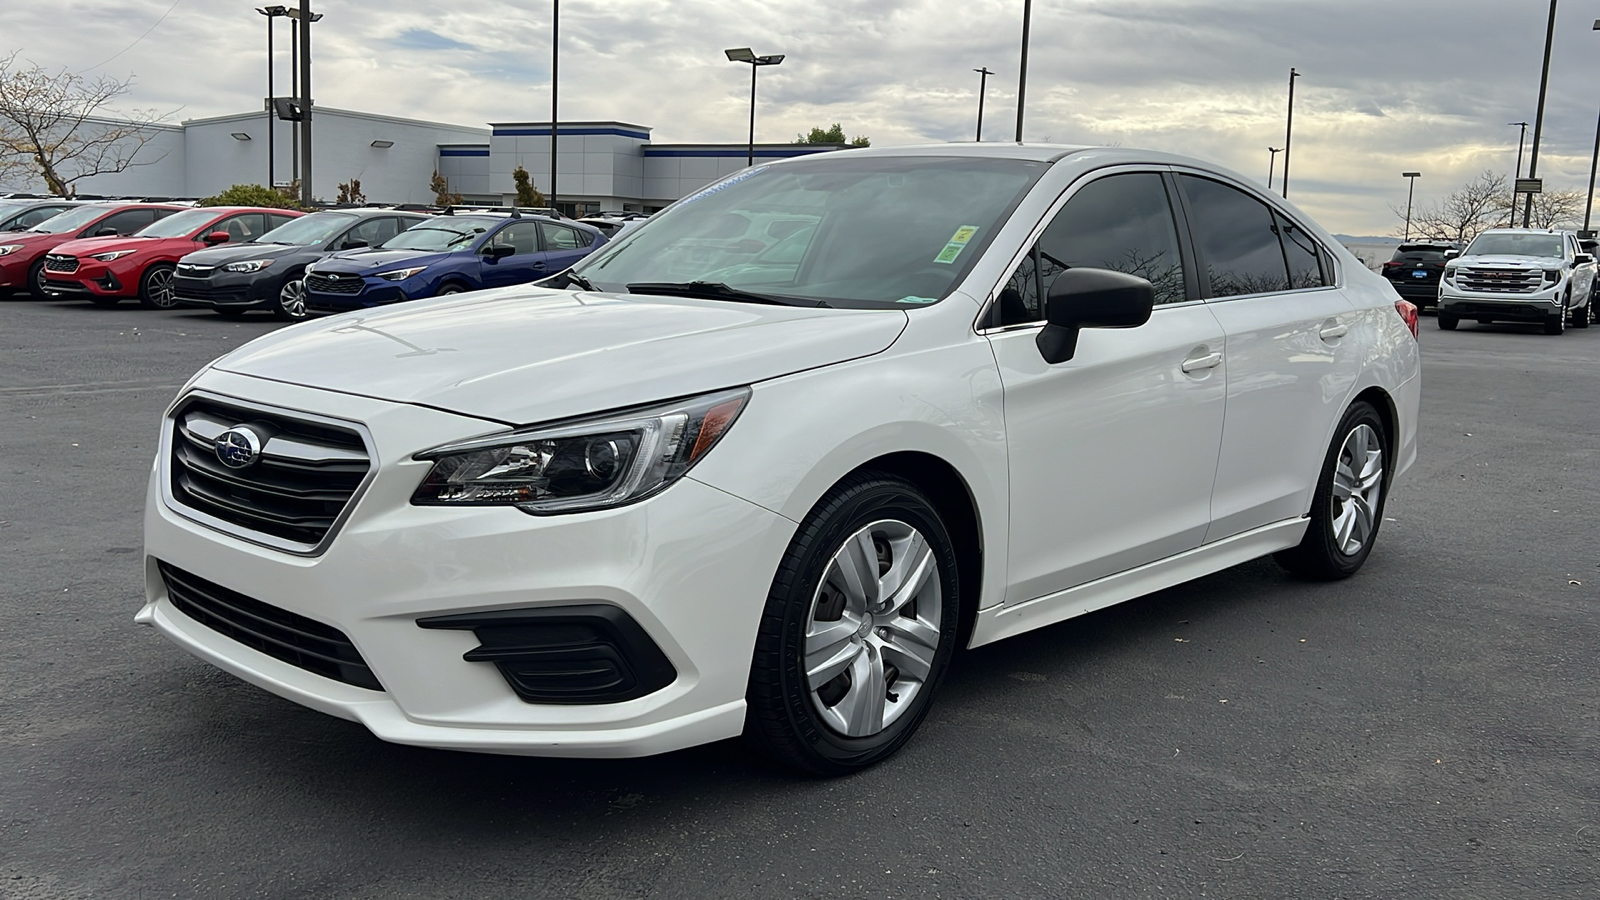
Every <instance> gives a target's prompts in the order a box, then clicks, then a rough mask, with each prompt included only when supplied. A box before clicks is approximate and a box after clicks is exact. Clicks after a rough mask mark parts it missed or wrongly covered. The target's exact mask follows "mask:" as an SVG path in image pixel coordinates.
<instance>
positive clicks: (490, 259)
mask: <svg viewBox="0 0 1600 900" xmlns="http://www.w3.org/2000/svg"><path fill="white" fill-rule="evenodd" d="M491 247H505V248H509V249H510V250H511V254H510V255H509V256H500V257H495V256H491V255H489V254H487V253H485V252H484V251H487V250H488V249H489V248H491ZM478 259H479V271H480V273H481V274H480V276H479V277H480V278H481V279H482V281H483V286H484V287H486V288H492V287H509V286H511V285H513V284H527V283H528V282H530V281H535V280H537V279H540V278H543V277H544V276H545V275H547V274H549V273H548V272H546V271H545V262H544V253H543V252H542V251H541V250H540V249H539V223H538V222H535V221H534V220H532V219H528V220H525V221H517V222H512V223H511V224H510V225H507V226H506V227H504V228H502V229H500V230H499V231H497V232H495V233H494V236H492V237H490V238H489V240H488V241H486V242H485V243H484V245H483V247H482V248H480V251H479V257H478Z"/></svg>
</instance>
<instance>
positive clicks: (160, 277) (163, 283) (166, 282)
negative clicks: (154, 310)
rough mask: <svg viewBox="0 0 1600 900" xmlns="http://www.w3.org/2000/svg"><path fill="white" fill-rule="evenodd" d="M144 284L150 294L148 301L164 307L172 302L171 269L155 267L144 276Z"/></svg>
mask: <svg viewBox="0 0 1600 900" xmlns="http://www.w3.org/2000/svg"><path fill="white" fill-rule="evenodd" d="M145 285H146V289H147V292H148V294H149V296H150V302H151V303H152V304H153V305H155V306H158V307H160V308H161V309H166V308H168V307H170V306H172V303H173V287H172V270H171V269H167V268H160V269H156V270H155V271H154V272H151V273H150V274H149V275H147V276H145Z"/></svg>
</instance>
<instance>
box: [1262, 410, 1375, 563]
mask: <svg viewBox="0 0 1600 900" xmlns="http://www.w3.org/2000/svg"><path fill="white" fill-rule="evenodd" d="M1388 459H1389V436H1388V433H1387V432H1386V430H1385V429H1384V425H1383V419H1382V417H1380V416H1379V415H1378V411H1377V410H1376V409H1374V408H1373V407H1372V405H1371V404H1369V403H1366V402H1357V403H1354V404H1352V405H1351V406H1350V408H1349V409H1348V410H1346V411H1345V414H1344V417H1343V418H1341V419H1340V420H1339V427H1338V428H1337V429H1336V430H1335V431H1334V439H1333V446H1331V447H1329V448H1328V455H1327V458H1326V459H1325V460H1324V461H1323V464H1322V475H1321V477H1320V478H1318V479H1317V492H1316V494H1315V495H1314V496H1313V497H1312V500H1311V515H1310V522H1309V523H1308V524H1307V526H1306V534H1305V537H1304V538H1302V539H1301V541H1300V545H1299V546H1297V547H1294V548H1291V549H1289V550H1282V551H1279V552H1278V553H1276V554H1274V556H1273V558H1274V559H1276V560H1277V561H1278V564H1279V565H1281V566H1283V567H1284V568H1285V569H1287V570H1288V571H1289V572H1290V573H1292V574H1294V575H1299V576H1300V577H1302V578H1310V579H1314V580H1317V581H1335V580H1338V579H1340V578H1349V577H1350V576H1351V575H1354V574H1355V573H1356V570H1358V569H1360V568H1361V564H1362V563H1364V562H1366V561H1367V556H1368V555H1369V554H1371V553H1372V545H1373V543H1374V542H1375V541H1377V539H1378V527H1379V526H1380V525H1382V524H1383V503H1384V501H1385V500H1386V499H1387V496H1388V490H1389V480H1388V472H1387V471H1386V470H1385V464H1386V462H1387V461H1388Z"/></svg>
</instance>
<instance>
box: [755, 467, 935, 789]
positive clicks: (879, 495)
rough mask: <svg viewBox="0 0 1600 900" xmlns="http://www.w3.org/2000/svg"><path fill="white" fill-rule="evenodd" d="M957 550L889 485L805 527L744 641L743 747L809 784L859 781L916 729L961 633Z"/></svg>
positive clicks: (862, 490) (853, 489)
mask: <svg viewBox="0 0 1600 900" xmlns="http://www.w3.org/2000/svg"><path fill="white" fill-rule="evenodd" d="M955 559H956V557H955V548H954V546H953V545H952V544H951V542H950V537H949V533H948V532H947V531H946V529H945V526H944V522H943V520H942V519H940V517H939V513H938V511H937V510H936V509H935V508H934V506H933V504H932V503H931V502H930V501H929V500H928V499H927V498H926V496H924V495H923V493H922V492H921V491H920V490H919V489H918V488H917V487H916V486H915V485H912V484H911V483H909V482H907V481H904V480H902V479H900V478H897V477H895V476H892V475H887V474H881V473H865V474H861V475H856V476H852V477H851V478H850V479H847V480H846V481H845V482H843V483H842V484H840V485H839V486H838V487H836V488H834V489H833V490H832V491H830V492H829V493H828V495H827V496H825V497H823V499H822V500H821V501H819V502H818V503H817V505H816V506H815V507H814V508H813V509H812V511H811V513H810V514H809V515H807V516H806V518H805V521H804V522H802V523H801V525H800V528H799V530H798V531H797V532H796V534H795V538H794V540H793V541H792V542H791V543H790V544H789V550H788V552H787V553H785V554H784V557H783V561H782V563H781V564H780V565H779V568H778V574H777V576H776V578H774V580H773V583H772V588H771V590H770V592H769V593H768V595H767V604H766V609H765V611H764V612H763V613H762V616H761V625H760V630H759V632H758V633H757V636H756V651H755V657H754V659H753V661H752V665H751V670H750V685H749V690H748V693H747V695H746V701H747V712H746V715H745V736H746V738H747V739H749V740H750V741H751V743H753V744H755V745H756V746H757V747H758V748H759V749H760V750H761V751H763V752H764V753H766V754H767V755H769V756H771V757H773V758H775V759H777V760H778V761H780V762H784V763H787V764H789V765H792V766H795V767H798V768H801V769H804V770H806V771H809V772H814V773H817V774H821V775H842V774H846V773H849V772H854V771H857V770H860V769H864V768H866V767H868V766H871V765H873V764H875V763H878V762H880V761H882V760H884V759H887V758H888V757H889V756H890V755H892V754H893V753H894V752H895V751H897V750H899V749H900V747H901V746H903V745H904V744H905V743H906V741H907V740H909V739H910V738H911V734H912V733H913V732H914V731H916V729H917V726H918V725H920V724H921V722H922V719H923V717H924V716H925V715H926V714H927V712H928V709H929V706H930V704H931V703H932V701H933V694H934V691H935V690H936V689H937V688H938V686H939V682H940V680H941V679H942V678H943V676H944V673H945V670H946V669H947V668H948V667H949V663H950V657H951V654H952V653H953V652H954V649H955V643H956V630H957V628H958V626H959V624H960V621H959V620H960V608H961V607H960V599H959V597H960V585H959V582H958V581H957V571H956V563H955Z"/></svg>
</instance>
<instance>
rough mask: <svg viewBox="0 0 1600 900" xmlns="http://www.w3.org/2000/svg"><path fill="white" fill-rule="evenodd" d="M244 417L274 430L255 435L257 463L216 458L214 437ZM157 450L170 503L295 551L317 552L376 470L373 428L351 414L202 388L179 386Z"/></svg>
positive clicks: (215, 525)
mask: <svg viewBox="0 0 1600 900" xmlns="http://www.w3.org/2000/svg"><path fill="white" fill-rule="evenodd" d="M245 423H252V424H255V425H257V426H258V427H257V429H256V430H258V431H268V432H274V433H271V434H270V436H268V437H266V439H265V440H264V441H263V442H262V448H261V449H262V453H261V458H260V460H259V461H258V462H256V463H255V464H254V465H252V466H250V467H248V468H247V469H245V470H230V469H228V468H227V467H225V466H223V465H222V464H221V463H220V462H219V461H218V460H217V459H216V454H215V449H214V445H213V442H214V441H215V440H216V437H217V436H218V435H220V434H222V433H223V432H224V431H226V430H228V429H229V428H231V427H234V426H235V425H239V424H245ZM289 429H295V431H296V432H297V433H290V432H289ZM160 452H161V456H160V459H159V466H160V480H161V492H162V498H163V500H164V501H165V502H166V505H167V508H169V509H171V510H172V511H173V512H175V513H177V514H179V515H181V516H183V517H184V518H186V519H189V520H191V521H194V522H198V523H200V524H201V525H205V526H206V527H208V528H212V529H214V530H216V531H220V532H223V533H224V534H228V535H230V536H232V537H236V538H238V539H240V540H244V541H249V542H251V543H254V544H260V545H262V546H266V547H272V548H273V549H276V550H281V551H284V552H286V553H292V554H295V555H298V556H317V555H320V554H321V553H322V552H323V551H324V550H325V549H326V548H327V546H328V544H329V542H331V541H332V540H333V539H334V537H335V536H336V535H337V534H338V532H339V529H340V527H341V526H343V524H344V522H345V520H346V519H348V518H349V516H350V513H351V511H352V510H354V509H355V506H356V504H357V503H358V502H359V501H360V499H361V497H362V495H363V494H365V493H366V490H367V487H368V486H369V485H370V484H371V483H372V479H373V477H374V476H375V475H376V473H377V471H378V457H377V453H376V451H375V450H374V447H373V442H372V436H371V434H370V433H369V432H368V431H367V429H366V428H365V427H364V426H362V425H361V424H360V423H358V422H352V421H348V420H344V419H334V418H331V417H328V416H319V415H315V414H312V413H306V412H301V411H298V410H291V409H283V408H279V407H272V406H267V405H264V404H259V403H252V402H249V401H244V400H239V399H236V398H233V397H226V396H221V395H214V394H211V393H209V392H206V391H193V392H190V393H189V394H185V395H184V396H183V397H182V398H180V399H179V400H178V401H177V402H175V403H174V404H173V405H172V407H171V408H170V409H169V411H168V413H167V416H166V419H165V422H164V425H163V428H162V430H161V451H160ZM335 507H337V508H336V509H335Z"/></svg>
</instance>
